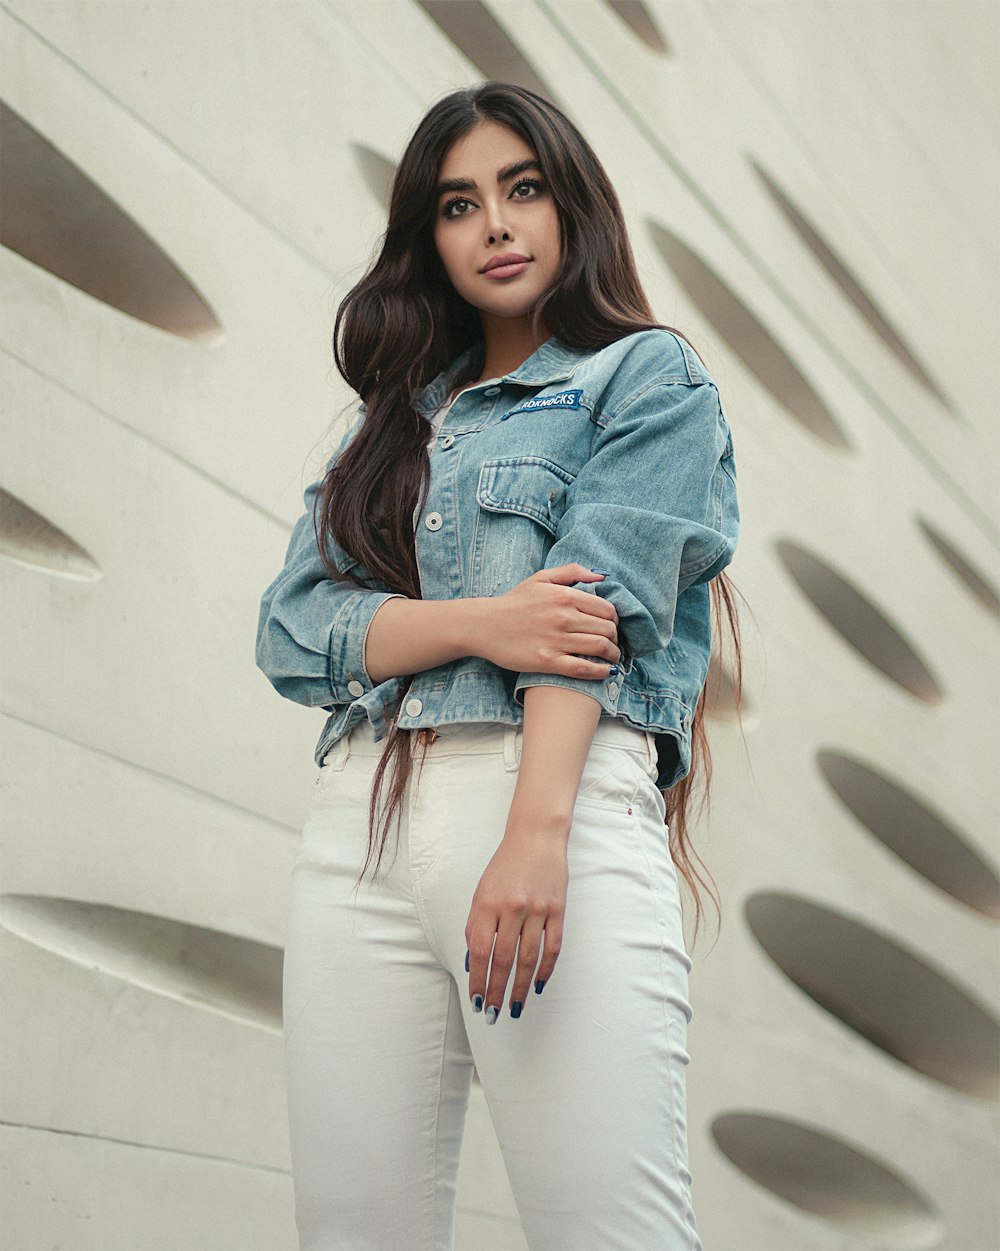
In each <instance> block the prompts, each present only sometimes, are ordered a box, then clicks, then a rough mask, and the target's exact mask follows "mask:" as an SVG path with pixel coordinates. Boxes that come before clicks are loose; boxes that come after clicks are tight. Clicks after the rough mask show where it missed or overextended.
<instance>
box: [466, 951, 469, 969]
mask: <svg viewBox="0 0 1000 1251" xmlns="http://www.w3.org/2000/svg"><path fill="white" fill-rule="evenodd" d="M465 971H466V973H468V971H469V953H468V952H466V953H465Z"/></svg>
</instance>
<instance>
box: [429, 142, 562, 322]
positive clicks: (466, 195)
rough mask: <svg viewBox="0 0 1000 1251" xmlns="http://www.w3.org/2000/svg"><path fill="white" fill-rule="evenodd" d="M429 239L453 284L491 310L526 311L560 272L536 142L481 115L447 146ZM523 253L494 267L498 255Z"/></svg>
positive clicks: (553, 217)
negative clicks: (482, 119)
mask: <svg viewBox="0 0 1000 1251" xmlns="http://www.w3.org/2000/svg"><path fill="white" fill-rule="evenodd" d="M456 181H457V182H460V183H461V184H463V185H462V186H461V187H454V186H446V188H445V189H444V190H440V189H439V191H438V195H437V207H436V216H435V223H434V242H435V244H436V246H437V250H438V255H439V256H440V257H441V260H442V262H443V264H444V267H445V270H446V271H447V274H448V277H449V278H450V279H451V282H452V285H453V286H454V288H455V290H456V291H457V292H458V294H459V295H460V296H462V298H463V299H464V300H467V301H468V303H469V304H471V305H472V306H473V307H474V308H477V309H479V311H480V313H481V314H483V315H485V316H487V317H489V316H494V317H503V318H508V317H511V318H512V317H521V318H523V317H526V316H527V315H528V314H529V313H530V311H531V308H532V306H533V305H534V303H535V302H536V301H537V299H538V297H539V296H540V295H542V293H543V292H544V291H546V290H547V289H548V287H550V286H551V285H552V282H553V281H554V279H555V276H556V274H557V273H558V271H559V263H560V259H561V239H560V229H559V218H558V216H557V214H556V206H555V202H554V201H553V199H552V194H551V192H550V191H549V189H548V186H547V185H546V183H545V180H544V178H543V176H542V172H541V169H540V168H539V166H538V158H537V156H536V154H535V152H534V149H533V148H531V147H530V145H529V144H527V143H526V142H525V141H524V140H523V139H522V138H521V137H520V135H518V134H516V133H515V132H514V131H513V130H509V129H508V128H507V127H506V126H501V125H499V123H497V122H488V121H487V122H480V123H478V124H477V125H476V126H474V127H473V128H472V130H470V131H469V132H468V133H467V134H466V135H464V136H463V137H462V138H461V139H456V141H455V142H454V143H453V144H452V146H451V147H450V148H449V149H448V152H447V153H446V155H445V158H444V160H443V161H442V163H441V169H440V171H439V175H438V184H439V188H440V186H441V185H442V184H449V183H454V182H456ZM510 255H514V256H517V257H523V258H526V260H525V261H519V262H517V263H516V264H513V265H510V266H500V267H496V268H494V269H493V271H492V273H491V272H490V271H488V270H486V266H487V265H488V264H489V263H490V262H491V261H494V260H496V259H497V258H499V257H504V256H510Z"/></svg>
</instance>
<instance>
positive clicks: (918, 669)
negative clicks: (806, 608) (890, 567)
mask: <svg viewBox="0 0 1000 1251" xmlns="http://www.w3.org/2000/svg"><path fill="white" fill-rule="evenodd" d="M774 547H775V551H776V552H777V554H778V558H779V560H780V561H781V563H782V564H783V565H784V567H785V569H786V571H787V572H788V574H789V576H790V577H791V578H792V580H793V581H794V582H795V584H796V585H797V586H798V588H799V590H800V591H801V592H802V594H803V595H804V596H805V597H806V599H807V600H809V602H810V603H811V604H812V606H813V607H814V608H815V609H816V611H817V612H818V613H819V614H820V615H821V616H822V617H823V619H824V620H825V621H826V622H827V624H828V625H830V626H832V628H833V629H834V630H836V631H837V633H838V634H839V635H840V636H841V638H842V639H844V641H845V642H847V643H849V644H850V645H851V647H852V648H854V650H855V651H856V652H857V653H858V654H859V655H860V656H863V657H864V659H865V660H867V661H868V663H869V664H871V665H874V666H875V668H876V669H878V670H879V672H880V673H883V674H885V676H886V677H887V678H891V679H892V680H893V682H896V683H897V684H898V685H899V686H901V687H902V688H903V690H905V691H908V692H909V693H910V694H911V695H915V696H916V697H917V698H918V699H922V700H924V702H925V703H928V704H937V703H940V702H941V700H942V699H943V698H944V693H943V691H942V689H941V685H940V683H939V682H938V680H937V678H935V676H934V674H933V673H932V672H931V669H930V667H929V665H928V664H927V662H926V661H925V660H924V659H923V658H922V657H921V656H920V655H919V653H918V652H917V649H916V647H915V646H914V645H913V644H912V643H911V642H910V641H909V640H908V639H907V638H906V636H905V635H904V634H903V631H902V629H901V628H900V627H899V626H898V625H896V624H895V623H894V622H893V621H891V620H890V619H889V617H888V616H886V614H885V613H884V612H882V610H881V609H880V608H877V607H876V606H875V605H874V604H873V603H872V601H871V600H870V599H869V598H868V596H867V595H866V594H865V593H864V592H863V591H860V590H859V589H858V588H857V587H856V586H854V584H853V583H851V582H849V581H848V580H847V579H846V578H845V577H844V576H843V574H840V573H837V572H836V570H834V569H833V568H832V567H831V566H830V565H828V564H827V563H826V562H825V561H823V560H820V558H819V557H818V556H816V555H814V554H813V553H812V552H808V551H806V549H805V548H804V547H801V546H800V545H799V544H798V543H795V542H793V541H792V540H791V539H778V540H777V541H776V542H775V545H774Z"/></svg>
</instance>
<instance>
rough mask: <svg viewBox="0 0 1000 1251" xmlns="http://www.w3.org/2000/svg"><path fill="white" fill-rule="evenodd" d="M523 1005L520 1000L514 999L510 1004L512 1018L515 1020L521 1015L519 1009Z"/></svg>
mask: <svg viewBox="0 0 1000 1251" xmlns="http://www.w3.org/2000/svg"><path fill="white" fill-rule="evenodd" d="M523 1007H524V1004H523V1003H522V1002H521V1000H520V999H515V1000H514V1002H513V1003H512V1004H511V1005H510V1014H511V1016H512V1017H513V1018H514V1020H515V1021H516V1020H517V1018H518V1017H519V1016H520V1015H521V1009H522V1008H523Z"/></svg>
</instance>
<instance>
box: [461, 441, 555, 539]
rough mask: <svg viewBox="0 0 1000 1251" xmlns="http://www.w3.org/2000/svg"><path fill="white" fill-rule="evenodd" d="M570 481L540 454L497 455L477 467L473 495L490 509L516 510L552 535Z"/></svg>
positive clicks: (515, 511)
mask: <svg viewBox="0 0 1000 1251" xmlns="http://www.w3.org/2000/svg"><path fill="white" fill-rule="evenodd" d="M572 481H573V474H571V473H568V472H567V471H566V470H565V469H563V468H562V466H561V465H557V464H556V463H555V461H551V460H546V459H545V457H544V456H501V457H498V458H497V459H495V460H488V461H486V462H485V464H484V465H483V467H482V469H481V470H480V473H479V487H478V490H477V497H478V499H479V504H480V507H482V508H485V509H488V510H489V511H490V512H495V513H519V514H520V515H521V516H522V517H530V518H531V519H532V520H533V521H537V522H538V523H539V525H542V526H544V527H545V528H546V529H547V530H549V531H550V532H551V533H552V534H555V532H556V526H557V525H558V522H559V518H560V517H561V516H562V514H563V511H564V509H565V507H566V488H567V487H568V486H569V485H570V483H571V482H572Z"/></svg>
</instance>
